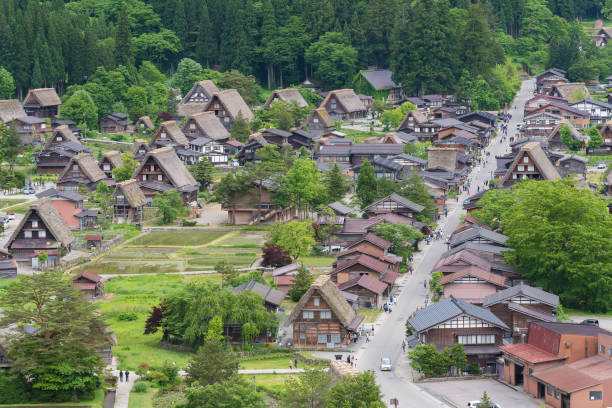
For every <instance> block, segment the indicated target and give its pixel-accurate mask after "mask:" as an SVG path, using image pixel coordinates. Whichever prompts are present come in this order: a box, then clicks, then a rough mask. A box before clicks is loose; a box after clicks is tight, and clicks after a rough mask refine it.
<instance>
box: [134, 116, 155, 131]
mask: <svg viewBox="0 0 612 408" xmlns="http://www.w3.org/2000/svg"><path fill="white" fill-rule="evenodd" d="M154 130H155V125H154V124H153V121H152V120H151V118H150V117H148V116H141V117H139V118H138V120H137V121H136V123H134V134H137V133H142V134H149V133H151V132H153V131H154Z"/></svg>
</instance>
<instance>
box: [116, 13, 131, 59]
mask: <svg viewBox="0 0 612 408" xmlns="http://www.w3.org/2000/svg"><path fill="white" fill-rule="evenodd" d="M115 41H116V49H115V62H116V64H117V65H123V66H126V67H131V66H133V65H134V54H133V52H132V33H131V32H130V23H129V21H128V17H127V10H126V8H125V7H124V8H122V9H121V13H119V21H118V22H117V32H116V34H115Z"/></svg>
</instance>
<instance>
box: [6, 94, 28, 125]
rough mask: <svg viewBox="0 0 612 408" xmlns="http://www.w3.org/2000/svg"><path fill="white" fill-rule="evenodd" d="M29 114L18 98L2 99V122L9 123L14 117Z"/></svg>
mask: <svg viewBox="0 0 612 408" xmlns="http://www.w3.org/2000/svg"><path fill="white" fill-rule="evenodd" d="M24 116H27V113H25V111H24V110H23V106H21V102H19V101H18V100H16V99H7V100H2V101H0V122H4V123H8V122H10V121H12V120H13V119H17V118H21V117H24Z"/></svg>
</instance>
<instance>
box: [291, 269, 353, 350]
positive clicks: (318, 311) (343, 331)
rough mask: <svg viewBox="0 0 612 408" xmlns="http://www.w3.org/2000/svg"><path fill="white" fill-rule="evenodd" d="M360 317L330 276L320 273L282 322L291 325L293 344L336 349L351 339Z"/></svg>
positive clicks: (345, 344) (295, 345) (350, 341)
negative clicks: (285, 320)
mask: <svg viewBox="0 0 612 408" xmlns="http://www.w3.org/2000/svg"><path fill="white" fill-rule="evenodd" d="M363 319H364V317H363V316H358V315H356V314H355V311H354V310H353V308H352V307H351V306H350V305H349V304H348V302H347V301H346V300H345V299H344V297H343V296H342V293H340V290H339V289H338V287H336V285H334V283H333V282H332V281H331V280H330V278H329V276H325V275H322V276H319V277H318V278H317V279H315V281H314V282H313V283H312V285H311V286H310V288H309V289H308V291H306V293H305V294H304V295H303V296H302V298H301V299H300V301H299V302H298V304H297V305H296V306H295V307H294V308H293V311H292V312H291V315H290V316H289V318H288V319H287V322H286V323H285V325H292V327H293V346H294V347H298V348H300V347H307V348H318V349H338V348H343V347H345V346H348V345H350V344H351V343H352V341H353V337H354V334H355V332H356V331H357V329H358V328H359V325H360V324H361V322H362V321H363Z"/></svg>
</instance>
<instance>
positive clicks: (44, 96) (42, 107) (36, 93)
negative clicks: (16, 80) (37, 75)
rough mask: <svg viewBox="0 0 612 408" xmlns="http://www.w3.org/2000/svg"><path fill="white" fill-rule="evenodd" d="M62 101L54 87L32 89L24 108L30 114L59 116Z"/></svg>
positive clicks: (43, 116)
mask: <svg viewBox="0 0 612 408" xmlns="http://www.w3.org/2000/svg"><path fill="white" fill-rule="evenodd" d="M61 105H62V101H61V100H60V98H59V96H57V93H56V92H55V89H54V88H38V89H30V90H29V91H28V94H27V95H26V97H25V99H24V101H23V109H24V110H25V111H26V113H27V114H28V116H36V117H38V118H56V117H58V116H59V110H60V106H61Z"/></svg>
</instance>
